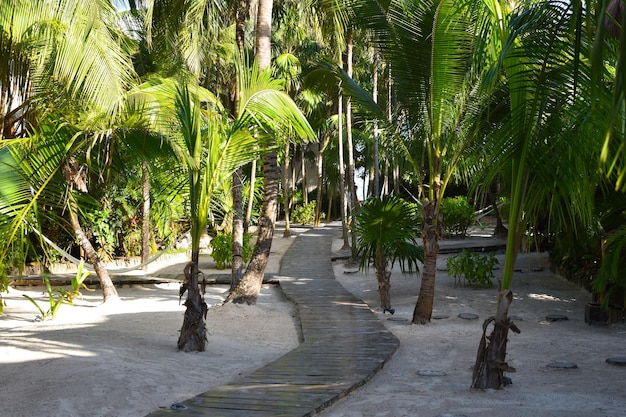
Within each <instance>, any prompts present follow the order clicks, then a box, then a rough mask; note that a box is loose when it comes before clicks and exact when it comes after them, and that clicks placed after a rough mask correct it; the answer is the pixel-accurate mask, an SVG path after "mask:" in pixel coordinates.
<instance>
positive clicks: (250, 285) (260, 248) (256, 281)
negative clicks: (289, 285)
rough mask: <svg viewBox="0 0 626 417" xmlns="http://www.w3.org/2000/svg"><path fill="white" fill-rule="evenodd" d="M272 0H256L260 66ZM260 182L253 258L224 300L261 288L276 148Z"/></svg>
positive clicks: (267, 54) (267, 53)
mask: <svg viewBox="0 0 626 417" xmlns="http://www.w3.org/2000/svg"><path fill="white" fill-rule="evenodd" d="M271 31H272V0H259V3H258V13H257V23H256V57H257V63H258V65H259V69H264V68H266V67H267V66H268V65H269V64H270V60H271ZM263 174H264V178H263V182H264V185H265V187H264V188H265V189H264V197H263V211H262V213H261V216H260V218H259V233H258V237H257V242H256V245H255V247H254V252H253V253H252V259H251V260H250V263H249V264H248V267H247V268H246V273H245V274H244V276H243V278H242V279H241V281H239V284H238V285H237V287H235V289H234V290H232V291H231V292H230V294H229V295H228V297H227V298H226V302H229V301H230V302H233V303H237V304H243V303H246V304H256V300H257V298H258V296H259V293H260V291H261V285H262V284H263V276H264V274H265V267H266V266H267V261H268V259H269V255H270V250H271V248H272V239H273V237H274V228H275V224H276V210H277V206H278V165H277V157H276V150H271V151H269V152H267V153H266V154H265V155H264V156H263Z"/></svg>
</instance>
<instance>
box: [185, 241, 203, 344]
mask: <svg viewBox="0 0 626 417" xmlns="http://www.w3.org/2000/svg"><path fill="white" fill-rule="evenodd" d="M198 258H199V251H194V252H193V253H192V256H191V262H189V263H188V264H187V265H186V266H185V269H184V271H183V272H184V273H185V281H184V282H183V285H182V286H181V289H180V295H181V297H182V296H183V294H184V292H185V291H187V300H186V301H185V306H186V307H187V309H186V310H185V319H184V320H183V326H182V327H181V329H180V336H179V337H178V349H179V350H183V351H185V352H204V349H205V343H206V341H207V337H206V325H205V324H204V319H205V318H206V313H207V311H208V307H207V305H206V303H205V302H204V299H203V297H202V295H201V293H200V288H199V286H198Z"/></svg>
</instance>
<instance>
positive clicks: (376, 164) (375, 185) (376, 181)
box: [368, 51, 380, 198]
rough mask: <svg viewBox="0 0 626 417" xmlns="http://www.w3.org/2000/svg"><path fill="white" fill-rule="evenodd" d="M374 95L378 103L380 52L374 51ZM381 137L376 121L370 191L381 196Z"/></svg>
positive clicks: (376, 195) (371, 193)
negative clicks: (379, 143) (379, 145)
mask: <svg viewBox="0 0 626 417" xmlns="http://www.w3.org/2000/svg"><path fill="white" fill-rule="evenodd" d="M372 97H373V98H374V103H378V53H377V52H376V51H374V69H373V75H372ZM379 138H380V129H379V128H378V121H377V120H375V121H374V180H373V184H372V185H373V187H372V190H371V191H370V192H369V193H368V194H370V195H373V196H375V197H379V198H380V152H379V149H378V141H379Z"/></svg>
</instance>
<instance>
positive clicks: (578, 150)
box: [472, 1, 599, 388]
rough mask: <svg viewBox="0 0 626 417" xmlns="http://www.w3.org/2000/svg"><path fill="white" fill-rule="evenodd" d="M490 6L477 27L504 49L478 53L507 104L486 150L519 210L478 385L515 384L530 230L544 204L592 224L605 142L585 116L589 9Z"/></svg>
mask: <svg viewBox="0 0 626 417" xmlns="http://www.w3.org/2000/svg"><path fill="white" fill-rule="evenodd" d="M483 6H484V7H483V8H482V12H481V13H482V14H481V16H482V17H483V19H484V20H483V21H482V22H483V23H485V25H484V26H482V29H483V30H482V31H480V32H478V33H480V35H481V37H480V39H482V40H483V41H484V42H485V44H484V45H482V46H483V48H482V49H480V50H481V51H483V52H486V51H490V53H494V52H495V56H491V57H489V56H488V55H487V54H484V55H482V56H480V58H479V59H481V60H483V61H484V62H491V63H493V66H492V67H491V68H490V69H489V71H488V73H487V77H486V85H488V86H492V87H493V86H496V85H498V84H499V82H500V81H504V83H505V84H504V87H505V89H506V92H507V106H508V112H507V113H506V116H505V118H504V120H502V121H501V123H493V124H492V126H496V129H492V130H491V131H488V132H487V133H488V134H487V138H488V139H492V140H493V142H491V141H490V142H489V143H488V144H487V148H489V146H490V145H491V146H493V148H492V149H493V151H494V153H493V154H491V155H492V156H493V159H489V160H487V161H486V166H489V167H490V168H491V169H490V170H489V172H490V174H491V176H490V177H488V178H494V177H495V175H503V177H504V178H505V180H507V181H508V182H509V184H510V185H509V188H508V189H509V193H510V208H509V218H508V220H509V230H508V237H507V251H506V255H505V264H504V271H503V278H502V284H501V288H500V293H499V295H498V300H497V308H496V313H495V316H494V318H493V323H494V329H493V332H492V334H491V336H489V337H488V340H489V343H487V337H486V335H483V338H482V341H481V344H480V347H479V353H478V355H477V358H478V359H477V363H476V365H475V368H474V377H473V382H472V384H473V386H474V387H475V388H500V387H501V386H502V385H504V384H506V383H507V381H508V379H507V378H505V377H504V376H503V373H504V372H505V371H511V370H512V368H510V367H508V366H507V365H506V360H505V355H506V340H507V334H508V330H509V329H514V330H515V329H516V328H515V326H514V325H513V324H512V323H511V321H510V319H509V317H508V310H509V306H510V304H511V302H512V299H513V297H512V291H511V288H512V287H511V285H512V276H513V268H514V264H515V259H516V256H517V253H518V251H519V247H520V241H521V237H522V234H523V233H524V232H525V229H526V225H527V224H528V223H529V222H530V221H532V220H531V217H532V216H533V214H534V213H537V212H538V211H544V213H546V214H548V215H549V216H550V217H551V218H552V219H553V221H554V222H555V223H557V224H565V223H568V224H570V225H573V224H578V225H580V227H581V229H584V228H585V225H588V224H590V221H591V219H592V217H591V212H592V211H591V207H592V206H593V196H592V190H593V189H594V184H597V180H598V178H597V177H596V174H595V168H594V167H595V166H596V161H597V159H598V156H599V155H598V153H597V152H598V151H599V144H596V143H594V142H593V141H590V138H594V137H598V135H597V130H596V133H595V134H594V133H593V132H594V130H595V129H594V127H593V124H590V123H581V121H583V120H585V119H584V117H583V118H581V115H583V114H591V107H590V106H589V105H588V103H589V102H590V100H588V98H589V89H588V88H587V87H588V86H590V82H589V69H588V67H587V66H586V65H585V64H584V63H582V65H581V63H580V62H579V61H578V60H577V57H576V51H575V49H574V45H576V42H575V40H574V37H575V33H573V32H572V31H571V30H570V28H571V27H574V26H575V25H574V23H573V19H577V18H579V16H580V15H579V14H578V13H576V9H575V7H576V4H574V3H563V2H556V1H555V2H541V3H536V2H526V3H522V4H521V5H519V6H518V9H516V10H510V9H507V8H506V7H505V5H504V4H502V3H500V2H497V1H484V2H483ZM578 6H580V5H579V4H578ZM500 86H501V85H500ZM492 91H493V90H492ZM583 132H584V133H583ZM496 143H497V145H496ZM498 153H499V155H498ZM496 155H497V156H496ZM556 178H558V180H556ZM484 328H485V331H486V328H487V323H485V326H484Z"/></svg>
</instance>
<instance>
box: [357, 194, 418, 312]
mask: <svg viewBox="0 0 626 417" xmlns="http://www.w3.org/2000/svg"><path fill="white" fill-rule="evenodd" d="M355 221H356V225H355V229H356V232H357V235H358V237H359V238H358V252H357V253H358V256H359V258H360V267H361V269H365V270H367V269H368V268H369V265H370V262H373V263H374V268H375V269H376V278H377V280H378V293H379V295H380V307H381V308H382V309H383V313H385V312H387V311H388V312H390V313H391V314H393V313H394V310H393V309H392V308H391V296H390V294H389V288H390V287H391V283H390V278H391V271H390V270H389V268H392V267H393V266H394V264H395V262H398V263H399V265H400V267H401V268H402V271H403V272H405V271H407V272H413V269H414V268H415V270H416V271H419V269H418V262H421V261H423V258H424V251H423V250H422V248H421V247H420V246H419V245H418V243H417V240H416V237H417V226H418V224H419V217H418V209H417V206H416V205H414V204H410V203H407V202H406V201H404V200H403V199H401V198H399V197H396V196H393V195H388V196H385V197H384V198H383V199H380V198H378V197H374V198H370V199H368V200H366V201H365V203H364V204H363V206H362V207H361V209H360V210H359V212H358V214H357V215H356V218H355Z"/></svg>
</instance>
